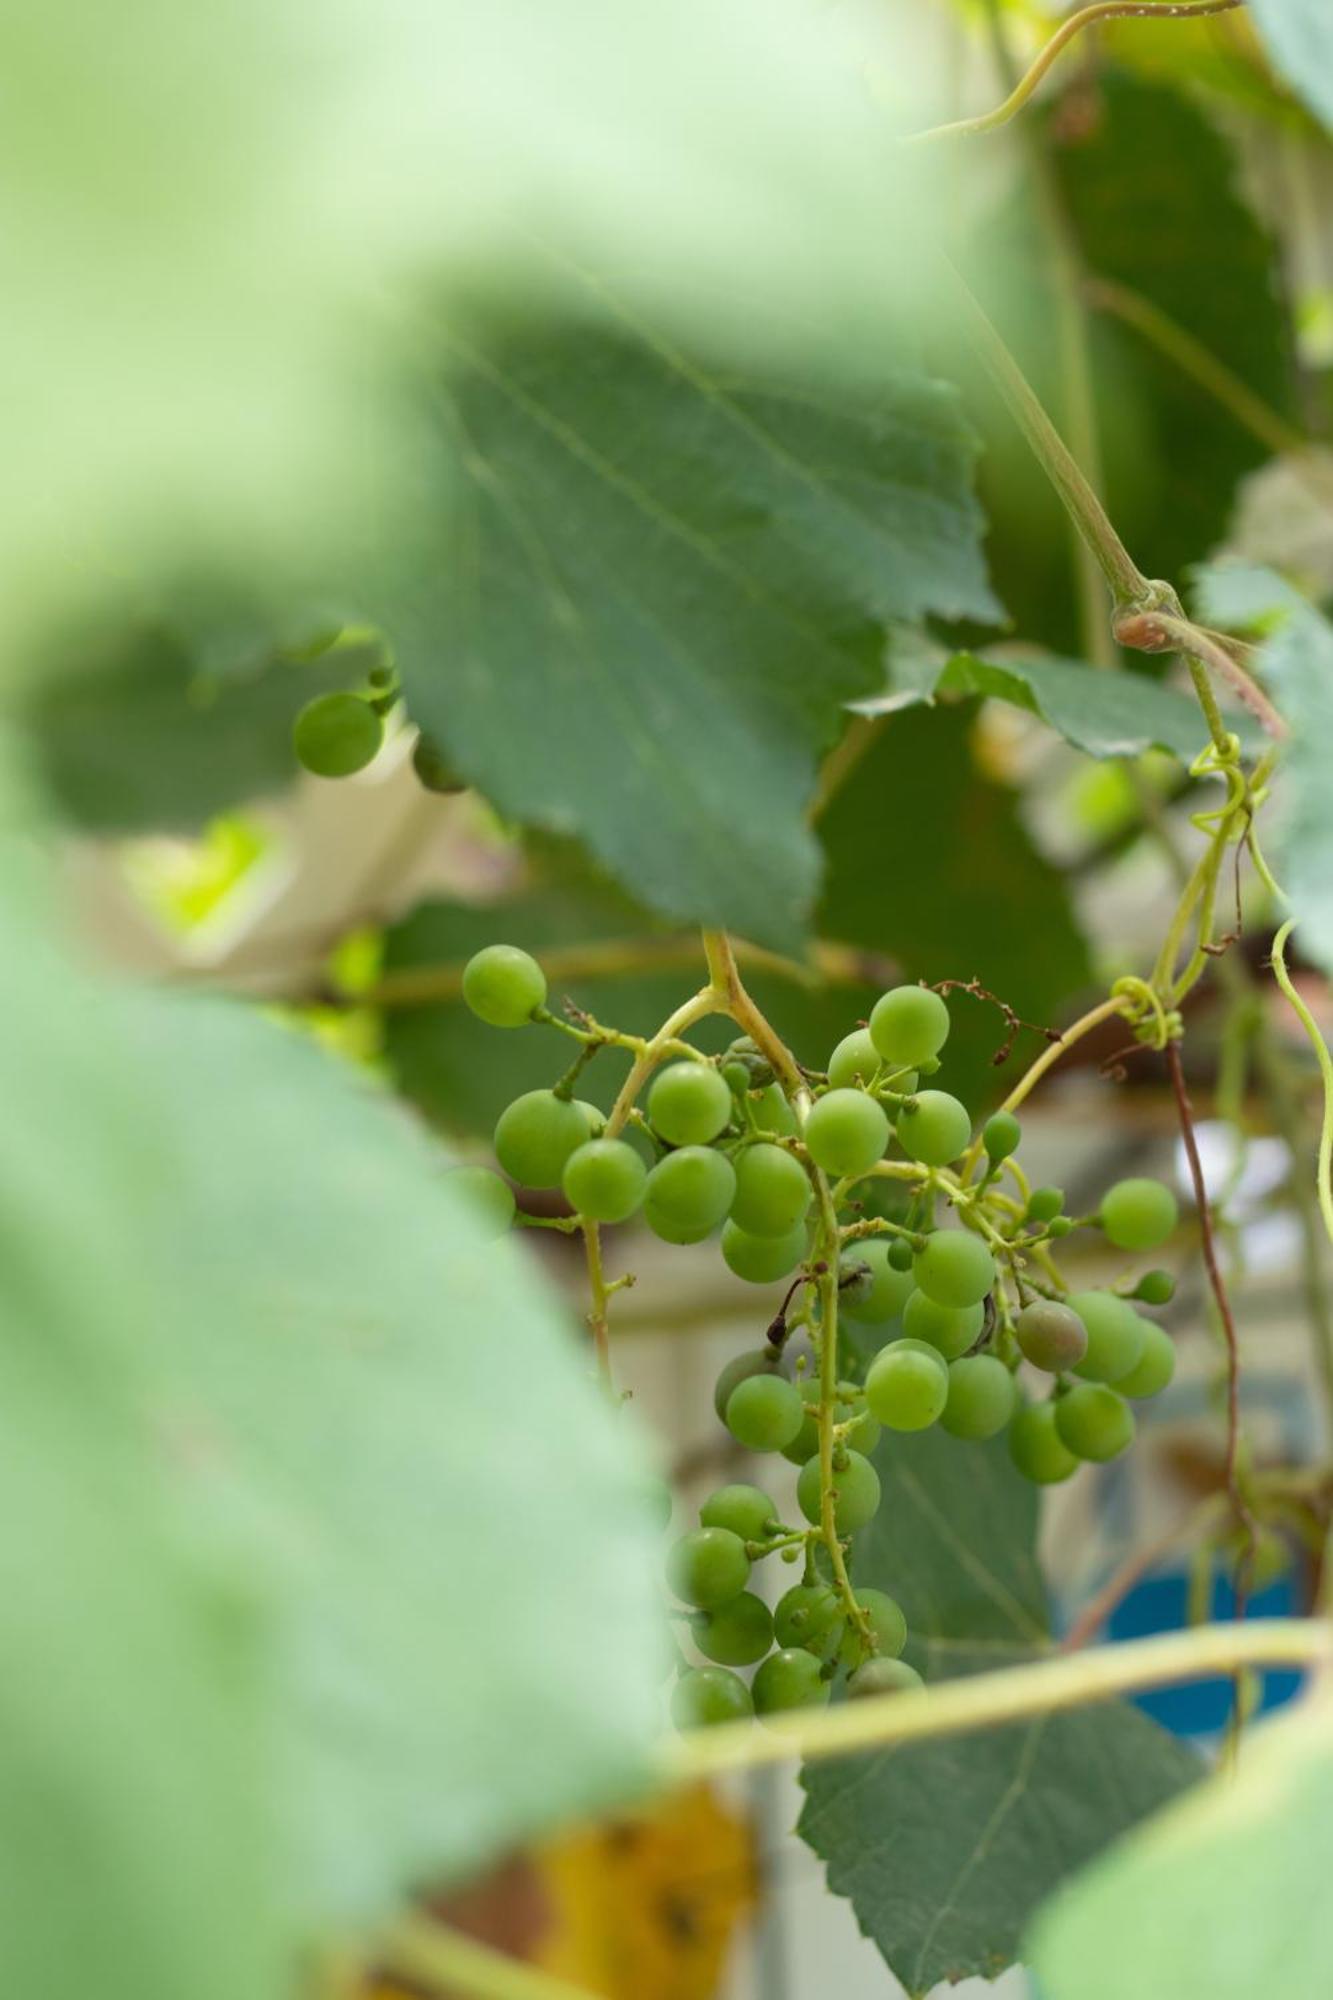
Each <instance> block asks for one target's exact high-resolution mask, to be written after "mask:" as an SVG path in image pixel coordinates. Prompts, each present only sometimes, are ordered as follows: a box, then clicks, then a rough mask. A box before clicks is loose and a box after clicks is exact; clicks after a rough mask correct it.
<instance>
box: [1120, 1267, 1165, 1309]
mask: <svg viewBox="0 0 1333 2000" xmlns="http://www.w3.org/2000/svg"><path fill="white" fill-rule="evenodd" d="M1130 1296H1131V1297H1132V1298H1136V1299H1142V1300H1143V1303H1144V1305H1145V1306H1166V1305H1170V1303H1171V1301H1172V1299H1173V1298H1174V1297H1175V1296H1176V1281H1175V1279H1174V1278H1173V1277H1172V1276H1171V1273H1170V1272H1169V1271H1145V1272H1144V1274H1143V1276H1142V1277H1141V1278H1140V1279H1139V1282H1138V1283H1137V1285H1135V1287H1134V1290H1133V1292H1132V1293H1131V1295H1130Z"/></svg>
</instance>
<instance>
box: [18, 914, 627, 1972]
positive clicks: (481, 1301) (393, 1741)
mask: <svg viewBox="0 0 1333 2000" xmlns="http://www.w3.org/2000/svg"><path fill="white" fill-rule="evenodd" d="M49 889H50V885H49V883H48V884H47V885H46V894H47V901H48V902H49V900H50V897H49ZM2 890H3V885H0V891H2ZM33 900H34V902H35V901H36V899H35V898H34V899H33ZM0 923H2V925H3V933H4V941H5V953H6V958H7V960H9V961H11V963H12V967H13V974H14V976H13V977H12V978H11V979H9V980H7V981H6V988H5V995H4V998H3V1002H0V1007H2V1008H3V1022H2V1023H0V1025H2V1026H3V1030H4V1032H3V1033H0V1063H3V1065H4V1069H5V1083H6V1102H7V1103H8V1104H9V1106H10V1107H11V1110H12V1111H13V1113H14V1117H13V1119H12V1121H11V1122H10V1124H9V1125H8V1127H7V1130H8V1131H9V1133H10V1134H11V1139H10V1142H9V1144H8V1148H7V1150H6V1151H5V1153H4V1154H3V1157H2V1158H0V1172H3V1175H4V1182H5V1190H6V1199H5V1203H4V1215H5V1224H4V1227H5V1231H6V1243H7V1254H6V1256H5V1258H4V1259H3V1260H2V1261H3V1277H2V1278H0V1286H2V1287H3V1307H4V1311H3V1319H4V1325H5V1351H6V1359H7V1370H6V1381H7V1392H6V1396H5V1398H4V1401H3V1407H2V1408H0V1431H2V1432H3V1440H2V1441H3V1449H0V1491H3V1494H4V1496H5V1498H6V1502H7V1504H8V1505H9V1506H10V1507H11V1509H12V1513H11V1518H12V1519H13V1520H15V1521H20V1520H21V1521H23V1522H24V1523H25V1532H24V1534H23V1535H22V1536H19V1537H17V1538H15V1537H11V1538H10V1539H11V1546H10V1547H9V1549H8V1550H7V1553H6V1555H5V1557H4V1565H3V1567H4V1578H3V1580H4V1583H5V1594H4V1608H3V1614H2V1615H0V1626H2V1627H3V1637H4V1645H3V1648H0V1650H2V1651H3V1655H4V1658H5V1660H6V1662H7V1664H6V1667H5V1669H4V1673H3V1675H0V1687H2V1688H3V1693H4V1698H5V1701H6V1704H7V1717H8V1721H9V1725H10V1726H9V1727H8V1728H7V1729H6V1732H5V1745H6V1747H5V1750H4V1752H3V1754H0V1778H2V1779H3V1784H2V1785H0V1791H2V1792H3V1797H4V1805H5V1812H6V1813H7V1814H9V1815H10V1817H9V1818H8V1819H7V1820H6V1822H5V1824H6V1827H7V1829H8V1831H9V1833H10V1835H11V1838H10V1841H9V1846H10V1847H11V1849H12V1850H13V1851H12V1853H11V1857H10V1861H11V1865H10V1866H9V1867H8V1869H7V1871H6V1883H5V1886H4V1889H3V1890H0V1908H3V1911H4V1915H5V1918H6V1922H5V1925H4V1930H3V1936H0V1966H2V1967H3V1969H4V1970H5V1971H7V1972H10V1973H11V1974H12V1975H13V1977H12V1981H11V1982H10V1983H12V1986H13V1990H15V1991H31V1992H37V1991H41V1992H52V1993H56V1994H58V1995H60V1996H61V2000H64V1996H65V1995H66V1994H73V1993H75V1992H78V1991H82V1990H83V1986H84V1984H86V1978H87V1966H88V1962H89V1961H88V1958H87V1952H88V1951H89V1950H91V1949H93V1948H96V1950H97V1968H98V1980H99V1983H100V1984H101V1985H102V1986H103V1987H104V1988H105V1989H106V1990H107V1991H108V1992H110V1993H112V1994H113V1995H114V1996H115V2000H131V1996H134V2000H177V1996H179V1995H180V1994H181V1993H182V1992H185V1991H190V1992H194V1991H196V1990H197V1991H199V1992H200V1993H201V1994H202V1995H204V1996H205V2000H234V1996H235V1995H236V1994H237V1993H242V1992H244V1993H253V1994H255V1995H257V1996H260V2000H263V1996H265V1995H268V1994H273V1995H276V1994H277V1993H278V1992H281V1991H282V1990H285V1984H286V1978H287V1974H288V1972H289V1968H290V1964H291V1963H292V1962H293V1956H294V1953H295V1951H296V1949H297V1948H298V1946H299V1945H301V1944H303V1943H305V1942H306V1941H307V1940H308V1938H309V1937H310V1935H311V1934H312V1932H313V1930H314V1928H315V1927H316V1926H318V1925H321V1924H322V1925H325V1926H328V1925H330V1924H336V1925H339V1926H341V1925H345V1924H348V1923H358V1922H367V1921H370V1920H377V1919H378V1918H379V1917H380V1916H381V1915H382V1914H383V1913H384V1912H385V1911H386V1909H388V1908H389V1907H390V1906H391V1905H392V1903H393V1901H394V1899H395V1898H396V1897H397V1896H399V1895H400V1894H402V1893H405V1892H406V1891H407V1890H408V1889H410V1888H412V1887H414V1886H416V1885H418V1884H420V1883H421V1882H423V1881H429V1880H433V1879H437V1878H447V1877H449V1876H451V1875H458V1874H461V1873H466V1872H470V1871H472V1870H474V1869H476V1868H477V1867H478V1866H480V1865H482V1864H484V1863H485V1861H486V1860H487V1859H488V1858H489V1857H491V1856H492V1855H494V1854H495V1853H497V1852H499V1851H500V1850H502V1849H503V1848H505V1847H507V1846H509V1845H510V1844H512V1843H513V1842H515V1841H516V1840H521V1839H522V1838H523V1837H524V1836H525V1835H527V1834H530V1833H532V1832H534V1831H536V1830H538V1829H540V1828H541V1827H543V1826H545V1825H546V1824H547V1823H549V1822H552V1821H554V1820H555V1819H557V1818H559V1817H562V1816H565V1815H568V1814H572V1813H577V1812H579V1811H582V1810H585V1809H590V1808H592V1807H593V1806H595V1805H597V1804H599V1803H601V1802H603V1801H604V1800H606V1799H607V1798H608V1797H611V1796H616V1795H619V1793H620V1792H621V1791H622V1790H623V1789H624V1788H625V1787H627V1786H630V1785H632V1784H633V1783H635V1782H636V1780H638V1779H639V1778H641V1776H642V1774H643V1770H644V1768H645V1765H646V1760H647V1757H648V1752H649V1747H650V1743H651V1740H652V1737H653V1735H654V1734H655V1729H656V1726H657V1721H658V1708H659V1703H658V1683H659V1681H660V1676H661V1669H662V1664H663V1653H664V1642H663V1638H662V1633H661V1625H660V1610H659V1607H658V1604H657V1601H656V1591H655V1588H654V1583H653V1575H654V1570H655V1555H656V1552H657V1537H656V1533H655V1531H654V1528H653V1526H652V1523H651V1520H650V1514H649V1488H650V1481H649V1477H648V1473H647V1470H646V1466H645V1465H644V1463H643V1461H642V1459H641V1456H640V1450H639V1446H638V1440H637V1433H635V1432H634V1430H633V1428H632V1424H631V1423H630V1422H629V1421H627V1419H626V1418H625V1417H624V1415H623V1414H622V1413H620V1412H613V1411H612V1410H611V1409H610V1408H609V1407H608V1405H607V1404H606V1402H605V1400H604V1398H603V1397H602V1396H601V1395H600V1393H599V1392H598V1391H597V1390H596V1388H595V1387H594V1385H593V1383H592V1381H591V1379H590V1369H589V1364H588V1359H587V1354H586V1350H585V1349H583V1348H582V1347H581V1346H580V1345H579V1344H577V1343H576V1341H575V1339H574V1338H573V1337H572V1329H571V1328H570V1327H569V1326H568V1325H567V1324H566V1322H565V1320H564V1316H563V1314H562V1313H561V1312H560V1310H559V1309H558V1308H557V1307H556V1306H555V1304H554V1302H553V1300H552V1299H551V1297H550V1296H549V1295H548V1294H547V1292H546V1291H545V1289H544V1287H543V1286H542V1284H541V1282H540V1280H539V1279H538V1277H537V1275H536V1272H535V1270H534V1268H533V1267H532V1266H531V1265H530V1264H529V1263H528V1262H527V1260H526V1259H525V1257H524V1255H523V1253H522V1251H521V1249H520V1248H519V1247H518V1245H516V1244H512V1243H509V1244H507V1243H500V1244H490V1243H486V1242H482V1241H479V1240H478V1235H477V1231H476V1227H475V1222H474V1220H473V1219H472V1217H471V1216H470V1214H468V1213H464V1212H462V1211H461V1210H460V1208H459V1206H458V1203H457V1198H456V1197H455V1196H454V1195H453V1194H452V1193H451V1192H450V1191H449V1189H448V1187H447V1185H446V1184H445V1183H444V1182H443V1180H442V1174H441V1165H442V1163H441V1159H440V1156H439V1154H438V1151H437V1150H436V1148H435V1147H434V1145H433V1143H432V1142H431V1141H430V1140H429V1139H428V1138H427V1136H426V1135H425V1133H424V1132H423V1131H422V1129H421V1128H420V1127H419V1126H417V1125H416V1124H414V1123H413V1122H412V1121H410V1120H408V1119H407V1118H405V1117H404V1115H403V1113H402V1111H401V1109H400V1108H399V1107H397V1106H396V1105H395V1104H394V1103H393V1102H392V1100H390V1099H388V1098H387V1097H386V1096H385V1095H384V1094H383V1093H382V1092H381V1091H380V1090H378V1089H372V1088H371V1087H370V1086H369V1085H368V1084H367V1083H366V1082H365V1080H364V1079H362V1078H360V1077H359V1076H358V1075H357V1074H356V1073H355V1072H353V1071H351V1070H350V1069H345V1068H343V1067H342V1066H341V1065H339V1064H337V1063H336V1062H335V1061H334V1060H333V1059H332V1058H330V1057H329V1056H328V1055H327V1054H326V1053H325V1052H323V1051H322V1050H320V1049H318V1048H317V1047H316V1046H315V1045H314V1044H313V1043H311V1042H309V1041H307V1040H306V1039H305V1038H304V1037H302V1036H299V1035H297V1034H296V1033H295V1032H294V1031H292V1030H291V1029H288V1028H284V1027H282V1026H279V1025H278V1024H275V1023H274V1022H272V1021H269V1020H265V1019H263V1018H262V1017H260V1016H258V1015H257V1014H254V1013H252V1012H250V1011H249V1010H247V1009H244V1008H241V1007H231V1006H228V1005H226V1004H224V1003H220V1002H217V1001H199V1002H195V1001H191V1000H183V999H181V998H179V997H178V996H174V995H155V996H150V995H147V994H139V993H136V992H134V991H133V990H132V989H122V988H119V987H111V986H108V985H104V984H102V983H100V982H96V981H94V980H93V979H92V978H90V977H89V976H88V975H87V974H86V973H85V972H84V971H83V970H82V969H81V968H80V967H79V966H78V965H76V963H75V962H74V960H73V958H72V956H70V955H66V954H64V953H62V952H59V951H57V950H55V949H53V948H51V947H50V946H49V945H48V944H47V941H46V939H45V938H44V936H43V932H42V928H41V926H40V924H39V922H38V920H37V919H36V917H35V916H34V915H33V914H32V910H31V908H21V907H17V906H15V905H13V904H11V903H10V902H9V901H6V902H5V904H4V906H3V909H2V910H0ZM90 1024H92V1025H93V1026H95V1032H90ZM72 1245H73V1246H76V1250H77V1254H72V1250H71V1246H72ZM515 1438H519V1439H521V1445H522V1448H521V1449H516V1448H515V1446H514V1440H515ZM575 1473H577V1477H575V1476H574V1475H575ZM90 1635H91V1636H90ZM534 1742H537V1743H539V1744H540V1745H541V1754H540V1756H534V1755H533V1751H532V1745H533V1743H534ZM57 1973H59V1975H60V1976H59V1977H58V1978H57V1977H56V1976H55V1975H56V1974H57ZM20 1975H23V1976H22V1977H20ZM279 1981H281V1983H279Z"/></svg>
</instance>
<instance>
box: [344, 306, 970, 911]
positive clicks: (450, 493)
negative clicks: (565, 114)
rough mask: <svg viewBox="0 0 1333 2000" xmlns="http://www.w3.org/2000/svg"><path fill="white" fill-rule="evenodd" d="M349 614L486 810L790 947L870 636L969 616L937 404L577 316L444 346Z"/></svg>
mask: <svg viewBox="0 0 1333 2000" xmlns="http://www.w3.org/2000/svg"><path fill="white" fill-rule="evenodd" d="M421 432H422V451H421V456H420V459H419V462H418V464H417V467H416V478H415V481H413V482H412V483H410V485H407V486H406V487H405V489H404V490H403V491H402V492H401V493H400V494H399V501H400V507H401V512H400V515H399V527H398V531H397V533H396V535H395V536H394V546H393V555H394V558H395V561H396V564H397V570H396V581H395V582H394V583H393V584H392V585H391V586H390V587H389V588H388V590H387V591H386V599H385V603H384V605H383V606H382V607H381V606H380V605H378V604H377V605H375V606H374V607H372V608H373V609H374V611H375V614H376V617H377V620H378V622H380V623H382V624H383V626H384V627H385V629H386V630H387V631H388V633H389V636H390V638H391V639H392V641H393V644H394V647H395V651H396V652H397V654H398V657H399V659H400V662H401V666H402V671H403V678H404V684H405V688H406V693H407V698H408V702H409V705H410V706H411V708H412V711H413V713H414V714H416V715H419V717H420V719H421V721H422V723H423V725H424V726H425V727H427V728H428V729H429V730H430V731H431V733H432V734H433V735H435V736H436V737H438V738H439V740H440V742H441V743H442V744H443V745H444V746H445V748H446V750H447V751H448V753H449V756H450V759H451V761H452V763H453V764H454V765H455V766H456V767H457V769H458V770H459V771H460V772H461V773H462V774H463V775H464V776H466V777H467V778H468V779H469V780H471V781H472V782H474V783H476V784H477V785H479V786H480V787H481V789H482V790H483V791H485V792H486V793H487V795H488V796H489V797H491V798H492V799H493V800H494V801H495V803H496V804H497V805H498V806H499V807H500V808H501V809H502V810H503V811H505V812H507V813H510V814H512V815H513V816H514V817H515V818H516V819H519V820H521V821H523V822H524V823H526V824H528V825H533V826H538V827H542V828H546V829H548V830H553V831H557V832H561V833H574V834H577V835H578V836H579V838H580V839H581V840H582V841H583V842H584V844H585V845H586V846H587V848H588V849H589V851H590V852H591V853H592V855H593V856H594V857H595V859H596V860H597V861H598V862H600V863H601V864H602V865H603V866H604V867H605V868H607V869H609V870H610V871H611V872H612V873H613V874H614V875H615V876H616V877H617V878H618V879H619V880H620V881H621V882H622V883H624V884H625V885H626V886H627V887H628V888H629V889H630V890H631V891H632V892H633V893H634V894H635V895H636V896H637V897H638V898H639V899H640V900H641V901H643V902H644V903H646V904H647V905H649V907H651V908H652V909H654V910H655V911H657V912H659V913H661V914H663V915H666V916H668V917H670V918H673V919H678V920H683V921H687V922H705V923H711V924H722V925H726V926H728V927H729V928H733V929H735V930H737V931H739V932H741V933H742V934H743V935H745V936H748V937H751V938H754V939H756V940H759V941H762V942H765V943H769V944H776V945H779V946H783V947H790V946H791V945H792V944H793V943H794V942H795V941H796V940H798V939H799V937H800V934H801V931H802V927H803V925H804V922H805V919H806V917H807V916H808V913H809V910H810V907H811V904H812V902H813V900H814V896H815V891H816V887H817V879H818V848H817V846H816V843H815V841H814V838H813V836H812V835H811V834H810V832H809V830H808V829H807V827H806V825H805V823H804V819H803V808H804V807H805V805H806V803H807V800H808V798H809V795H810V793H811V790H812V788H813V784H814V776H815V766H816V760H817V758H818V755H819V753H820V751H821V750H822V749H823V748H824V747H825V746H826V745H827V743H828V742H829V740H830V739H831V738H832V736H833V735H834V733H835V731H836V728H837V725H838V722H839V719H840V713H841V708H842V704H843V703H845V702H846V701H848V700H850V699H852V698H853V697H855V696H857V695H864V694H868V693H870V692H871V690H872V689H873V687H874V686H875V685H876V682H877V680H878V670H877V665H876V654H877V650H878V639H877V633H878V628H879V627H880V626H881V625H882V623H883V622H884V621H885V620H887V619H889V618H894V617H902V618H908V619H910V618H913V617H916V616H918V615H919V614H921V613H924V612H926V611H936V612H944V613H948V614H950V615H958V614H962V613H965V612H966V613H970V614H971V615H973V616H977V617H985V616H986V615H987V614H988V613H989V611H990V610H991V608H992V600H991V597H990V594H989V592H988V590H987V588H986V584H985V580H984V575H983V570H982V563H981V556H980V549H979V541H978V533H979V516H978V513H977V510H976V507H975V504H974V502H973V500H972V497H971V491H970V486H969V474H970V467H971V459H972V444H971V439H970V435H969V433H968V432H967V431H966V429H965V427H964V426H963V424H962V422H961V420H960V417H959V414H958V410H957V407H956V403H955V400H954V397H953V395H952V393H951V392H950V391H949V390H947V389H945V388H943V387H941V386H940V385H938V384H936V383H933V382H930V381H928V380H926V379H925V378H923V377H921V376H919V375H917V374H914V373H911V372H900V373H898V374H896V375H893V376H891V377H889V378H888V379H886V380H885V381H884V382H883V383H882V385H881V386H880V388H879V390H878V392H877V393H875V394H874V395H871V394H870V393H869V392H866V393H865V394H863V395H859V396H857V397H844V398H839V397H837V396H835V395H834V394H833V393H832V392H831V391H830V392H826V393H825V394H824V395H823V396H822V397H814V396H812V395H811V394H809V393H808V392H807V391H805V390H801V391H799V392H798V391H794V390H792V389H791V388H790V386H789V385H785V384H783V385H780V384H777V383H775V382H767V381H761V380H759V379H754V378H741V377H738V376H736V375H733V374H730V373H720V372H718V371H716V370H705V369H703V368H702V367H700V366H699V365H698V364H697V363H696V362H694V361H692V360H687V359H686V358H685V357H684V356H682V355H681V354H680V353H679V352H677V351H676V350H674V349H673V348H670V347H668V346H666V345H663V344H661V343H658V342H654V341H652V340H650V339H648V338H647V337H646V336H639V337H635V336H631V335H630V334H625V333H619V334H612V333H610V332H607V331H604V330H599V329H593V328H585V329H583V330H581V331H578V332H574V331H568V332H566V333H565V334H563V335H542V334H518V333H514V334H511V335H508V336H498V335H497V336H495V337H493V338H491V339H490V340H486V339H484V338H482V337H480V336H479V337H477V338H476V339H472V340H469V341H467V342H464V341H463V339H462V338H461V337H459V338H457V339H454V340H451V342H450V344H449V350H448V357H447V366H442V371H441V373H440V375H439V377H438V379H437V380H435V381H434V382H433V383H432V385H431V392H430V395H429V396H428V397H425V398H423V403H422V409H421Z"/></svg>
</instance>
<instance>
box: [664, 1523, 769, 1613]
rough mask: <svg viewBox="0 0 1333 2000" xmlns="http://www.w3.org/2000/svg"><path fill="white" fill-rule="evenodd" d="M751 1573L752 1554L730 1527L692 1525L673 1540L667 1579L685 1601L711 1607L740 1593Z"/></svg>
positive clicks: (705, 1608)
mask: <svg viewBox="0 0 1333 2000" xmlns="http://www.w3.org/2000/svg"><path fill="white" fill-rule="evenodd" d="M749 1575H750V1558H749V1557H748V1556H747V1555H746V1553H745V1544H744V1542H743V1541H742V1540H741V1538H740V1536H739V1535H733V1534H732V1533H731V1531H730V1529H729V1528H691V1529H690V1531H689V1533H688V1534H686V1535H682V1536H681V1537H680V1539H679V1541H675V1542H673V1543H672V1544H671V1547H670V1548H669V1549H668V1550H667V1556H666V1580H667V1583H668V1585H669V1587H670V1588H671V1589H672V1590H673V1591H674V1592H675V1594H676V1596H677V1597H678V1598H680V1600H681V1602H682V1603H683V1604H692V1605H694V1607H695V1608H696V1610H699V1611H711V1610H713V1608H714V1607H715V1606H716V1605H718V1604H725V1603H726V1602H727V1600H728V1599H729V1598H732V1597H738V1596H739V1595H740V1593H741V1591H743V1590H744V1588H745V1586H746V1583H747V1582H748V1580H749Z"/></svg>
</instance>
